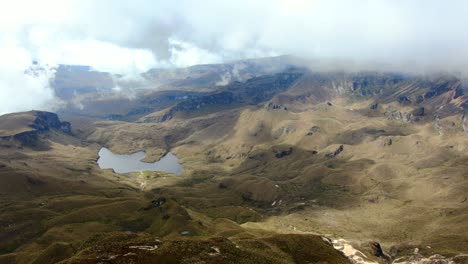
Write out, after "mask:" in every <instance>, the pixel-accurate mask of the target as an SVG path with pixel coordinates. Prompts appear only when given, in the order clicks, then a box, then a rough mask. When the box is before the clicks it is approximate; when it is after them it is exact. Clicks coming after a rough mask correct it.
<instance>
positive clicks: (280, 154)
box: [274, 148, 293, 159]
mask: <svg viewBox="0 0 468 264" xmlns="http://www.w3.org/2000/svg"><path fill="white" fill-rule="evenodd" d="M274 152H276V154H275V157H276V158H278V159H281V158H283V157H286V156H289V155H291V154H292V152H293V148H288V149H286V150H282V151H276V150H275V151H274Z"/></svg>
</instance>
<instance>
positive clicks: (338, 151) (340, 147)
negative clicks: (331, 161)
mask: <svg viewBox="0 0 468 264" xmlns="http://www.w3.org/2000/svg"><path fill="white" fill-rule="evenodd" d="M343 150H344V147H343V145H340V146H339V147H338V148H337V149H336V150H335V151H334V152H331V153H327V154H326V156H327V157H329V158H334V157H336V156H338V155H339V154H340V153H341V152H343Z"/></svg>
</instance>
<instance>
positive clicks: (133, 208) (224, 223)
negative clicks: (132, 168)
mask: <svg viewBox="0 0 468 264" xmlns="http://www.w3.org/2000/svg"><path fill="white" fill-rule="evenodd" d="M284 59H285V58H279V59H271V60H268V59H266V60H265V61H260V62H256V61H246V62H242V63H240V64H241V65H243V67H242V70H240V71H239V75H238V76H237V77H236V78H237V79H236V78H234V79H233V78H232V77H233V71H234V68H236V67H239V66H235V65H236V64H235V63H234V64H227V65H200V66H196V67H191V68H188V69H177V70H154V71H150V72H148V73H147V74H146V75H145V78H146V81H147V83H140V84H138V85H139V86H138V87H143V86H154V87H159V88H160V89H165V90H158V91H154V90H138V91H137V92H135V94H134V97H133V98H127V97H122V96H121V95H119V94H118V93H114V92H112V91H111V90H106V89H107V88H99V87H101V86H99V85H98V86H99V87H98V88H96V89H97V90H99V94H100V95H97V94H96V92H94V91H91V90H90V91H83V92H82V93H81V94H80V95H77V97H76V98H74V100H73V101H69V105H68V106H67V107H66V108H64V109H62V110H61V111H60V113H61V117H62V119H66V120H68V121H70V122H71V123H72V128H73V129H72V130H71V131H70V127H69V126H68V125H67V124H68V123H62V122H60V121H59V120H58V119H56V116H55V115H53V114H45V113H42V112H28V113H19V114H13V115H6V116H2V117H0V132H1V137H2V139H1V140H0V150H1V152H0V204H1V207H0V263H55V262H60V261H62V263H347V262H349V260H348V259H347V258H346V257H345V256H344V255H343V254H342V253H341V252H339V251H337V250H335V249H333V247H332V245H331V244H330V243H329V242H327V241H325V240H324V239H322V238H321V237H320V236H318V235H316V234H320V235H325V236H327V237H330V238H335V239H338V238H344V239H347V240H348V241H349V244H350V245H353V246H354V248H356V249H359V250H360V251H362V252H363V253H364V254H365V255H366V258H364V259H365V260H367V261H373V262H380V263H384V261H386V260H388V259H391V260H395V259H398V258H400V257H403V258H405V259H408V258H412V259H413V260H415V259H417V258H422V257H423V256H425V257H429V256H430V255H433V254H442V255H444V256H445V257H447V258H453V261H456V262H458V263H463V261H465V262H466V258H464V257H462V256H458V257H456V256H457V255H459V254H461V253H466V252H467V251H468V250H467V249H468V242H467V237H468V233H467V230H468V226H467V223H468V207H467V206H468V201H467V197H466V190H467V187H468V185H467V177H468V174H467V173H468V155H467V153H468V136H467V135H468V134H467V133H466V132H468V128H465V127H466V125H465V123H466V118H465V117H464V111H466V110H467V101H468V97H467V95H465V92H466V91H465V86H464V85H463V83H462V82H461V81H459V80H458V79H457V78H455V77H452V76H446V75H438V76H431V77H421V76H412V75H406V74H399V73H371V72H363V73H343V72H323V73H317V72H311V71H310V70H308V69H306V68H304V67H302V66H304V65H303V64H299V65H295V66H294V65H291V64H292V63H286V62H285V61H284ZM292 66H294V67H292ZM171 72H172V73H174V74H173V75H171V74H169V73H171ZM87 74H89V73H87ZM227 74H231V80H230V81H226V78H227V77H226V76H227ZM60 76H62V77H63V78H66V76H67V75H60ZM64 76H65V77H64ZM92 76H95V75H94V74H92ZM103 76H104V75H103ZM83 78H84V77H83ZM93 78H94V77H93ZM87 81H89V80H87ZM221 82H222V83H221ZM64 83H66V82H64ZM83 83H86V82H83ZM221 84H222V85H221ZM128 85H130V84H128ZM73 87H74V86H73ZM147 88H148V87H147ZM61 89H66V87H62V88H61ZM73 89H75V88H73ZM106 93H107V94H106ZM77 100H78V101H79V102H80V104H82V105H83V106H84V108H82V109H81V108H79V107H76V106H74V105H73V104H75V103H76V102H77ZM116 105H118V106H119V107H115V106H116ZM44 117H46V118H45V119H44ZM116 119H118V120H116ZM24 132H27V133H28V135H29V134H31V135H33V136H31V137H29V136H28V137H26V138H23V137H18V136H16V135H18V134H21V133H24ZM101 146H106V147H108V148H110V149H111V150H112V151H113V152H115V153H130V152H135V151H140V150H145V151H147V154H148V156H147V159H148V160H157V159H159V157H160V156H161V155H162V154H164V153H165V152H166V151H168V150H170V151H171V152H173V153H175V154H176V155H177V156H178V157H179V158H180V159H181V161H182V163H183V165H184V173H183V174H182V176H180V177H177V176H174V175H170V174H166V173H162V172H142V173H130V174H117V173H114V172H112V171H111V170H101V169H99V168H98V167H97V165H96V162H95V161H96V159H97V151H98V150H99V148H100V147H101ZM369 241H377V242H379V243H380V245H382V249H383V252H384V253H382V254H377V253H376V252H377V251H376V246H375V243H374V244H369ZM372 245H374V246H372ZM415 248H418V252H419V253H420V254H421V255H418V254H419V253H418V254H415V253H414V250H415ZM343 250H344V249H343ZM344 251H346V250H344ZM348 251H349V248H348ZM374 255H379V256H374ZM429 263H431V262H429ZM432 263H435V262H432Z"/></svg>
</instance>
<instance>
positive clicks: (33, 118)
mask: <svg viewBox="0 0 468 264" xmlns="http://www.w3.org/2000/svg"><path fill="white" fill-rule="evenodd" d="M0 118H3V119H4V120H1V121H2V122H0V124H2V126H0V130H2V135H1V136H0V138H1V139H4V140H16V141H18V142H20V143H21V144H22V145H23V146H28V147H37V146H38V145H39V144H38V143H39V135H40V134H42V133H45V132H47V131H50V130H56V131H60V132H62V133H65V134H71V133H72V129H71V124H70V123H69V122H61V121H60V119H59V118H58V116H57V114H55V113H51V112H44V111H31V112H24V113H14V114H9V115H5V116H2V117H0Z"/></svg>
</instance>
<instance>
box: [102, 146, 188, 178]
mask: <svg viewBox="0 0 468 264" xmlns="http://www.w3.org/2000/svg"><path fill="white" fill-rule="evenodd" d="M145 156H146V153H145V152H143V151H140V152H136V153H132V154H114V153H112V151H110V150H109V149H107V148H101V149H100V150H99V159H98V160H97V163H98V165H99V167H100V168H101V169H113V170H114V171H115V172H117V173H128V172H138V171H164V172H170V173H174V174H175V175H180V174H181V173H182V170H183V167H182V165H181V164H180V163H179V159H178V158H177V157H176V156H175V155H174V154H172V153H171V152H168V153H167V154H166V155H164V157H162V158H161V159H160V160H159V161H157V162H154V163H149V162H143V161H141V160H142V159H144V158H145Z"/></svg>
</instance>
